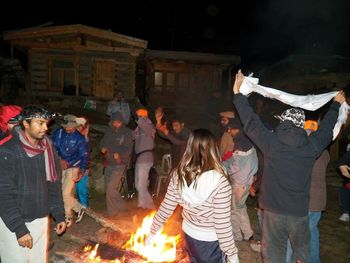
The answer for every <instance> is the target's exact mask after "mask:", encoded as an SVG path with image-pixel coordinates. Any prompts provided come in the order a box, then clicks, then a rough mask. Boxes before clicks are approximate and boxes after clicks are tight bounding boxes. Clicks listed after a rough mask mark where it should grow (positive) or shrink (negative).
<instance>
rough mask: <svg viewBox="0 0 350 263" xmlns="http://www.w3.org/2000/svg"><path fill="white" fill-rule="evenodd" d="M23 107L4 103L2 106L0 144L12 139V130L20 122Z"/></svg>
mask: <svg viewBox="0 0 350 263" xmlns="http://www.w3.org/2000/svg"><path fill="white" fill-rule="evenodd" d="M21 111H22V108H21V107H20V106H17V105H3V106H1V107H0V145H2V144H3V143H5V142H7V141H8V140H9V139H11V137H12V135H11V133H10V132H11V130H12V128H13V127H14V126H16V125H17V124H18V123H19V116H20V113H21Z"/></svg>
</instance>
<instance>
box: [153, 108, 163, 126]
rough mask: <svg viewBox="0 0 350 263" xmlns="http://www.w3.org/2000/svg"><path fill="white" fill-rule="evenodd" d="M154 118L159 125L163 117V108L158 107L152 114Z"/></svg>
mask: <svg viewBox="0 0 350 263" xmlns="http://www.w3.org/2000/svg"><path fill="white" fill-rule="evenodd" d="M154 115H155V118H156V120H157V123H161V120H162V118H163V116H164V112H163V108H162V107H158V108H157V109H156V111H155V113H154Z"/></svg>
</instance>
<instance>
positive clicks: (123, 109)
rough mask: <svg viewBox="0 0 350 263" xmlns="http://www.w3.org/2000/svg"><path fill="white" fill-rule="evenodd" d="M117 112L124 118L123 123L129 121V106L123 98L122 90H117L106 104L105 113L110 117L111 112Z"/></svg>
mask: <svg viewBox="0 0 350 263" xmlns="http://www.w3.org/2000/svg"><path fill="white" fill-rule="evenodd" d="M115 112H119V113H120V114H121V115H122V116H123V119H124V123H125V125H127V124H128V123H129V121H130V106H129V103H127V102H126V101H125V99H124V92H123V91H122V90H118V91H117V93H116V96H115V98H114V99H113V100H112V101H111V102H110V103H109V104H108V107H107V112H106V114H107V115H108V116H109V117H111V116H112V114H113V113H115Z"/></svg>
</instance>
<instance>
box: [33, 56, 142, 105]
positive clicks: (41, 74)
mask: <svg viewBox="0 0 350 263" xmlns="http://www.w3.org/2000/svg"><path fill="white" fill-rule="evenodd" d="M60 56H62V57H67V58H71V59H72V61H75V59H76V56H77V53H75V52H73V51H67V52H65V51H55V50H44V51H39V50H36V51H35V52H32V54H31V56H30V59H29V61H28V64H29V65H28V69H29V70H30V72H29V73H30V75H31V87H32V90H33V91H46V90H48V89H49V81H50V74H49V70H50V65H49V63H50V60H51V58H52V57H54V58H55V57H60ZM95 60H114V61H115V64H116V67H115V80H114V92H115V91H116V90H117V89H120V90H123V91H124V93H125V97H126V98H131V97H133V96H134V95H135V86H136V84H135V82H136V58H135V57H133V56H130V55H129V54H127V53H109V52H85V53H80V59H79V60H77V61H78V63H79V66H78V67H77V69H78V72H77V73H76V74H79V81H78V83H79V85H80V88H81V92H82V93H83V94H84V95H88V96H89V95H91V91H92V88H93V83H94V81H93V80H94V65H95Z"/></svg>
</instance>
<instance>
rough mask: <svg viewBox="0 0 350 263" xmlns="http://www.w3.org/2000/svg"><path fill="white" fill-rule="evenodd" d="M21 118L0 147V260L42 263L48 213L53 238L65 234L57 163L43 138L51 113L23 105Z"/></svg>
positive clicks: (48, 143) (54, 154)
mask: <svg viewBox="0 0 350 263" xmlns="http://www.w3.org/2000/svg"><path fill="white" fill-rule="evenodd" d="M22 118H23V120H22V121H21V126H17V127H15V128H14V129H13V131H12V135H13V137H12V138H11V139H10V140H9V141H7V142H5V143H4V144H3V145H2V146H1V147H0V167H1V169H0V203H1V209H0V258H1V262H2V263H45V262H47V243H48V226H49V222H48V221H49V215H50V213H51V214H52V216H53V217H54V218H55V220H56V222H57V225H56V233H57V234H59V235H60V234H62V233H63V232H64V231H65V229H66V223H65V221H64V206H63V202H62V187H61V169H60V162H59V158H58V155H57V153H56V151H55V149H54V147H53V146H52V144H51V141H50V140H49V138H48V137H47V136H46V132H47V124H48V122H49V120H50V119H51V114H49V113H48V112H47V111H46V110H45V109H43V108H40V107H37V106H27V107H25V108H24V109H23V112H22Z"/></svg>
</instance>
